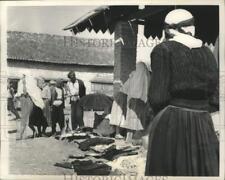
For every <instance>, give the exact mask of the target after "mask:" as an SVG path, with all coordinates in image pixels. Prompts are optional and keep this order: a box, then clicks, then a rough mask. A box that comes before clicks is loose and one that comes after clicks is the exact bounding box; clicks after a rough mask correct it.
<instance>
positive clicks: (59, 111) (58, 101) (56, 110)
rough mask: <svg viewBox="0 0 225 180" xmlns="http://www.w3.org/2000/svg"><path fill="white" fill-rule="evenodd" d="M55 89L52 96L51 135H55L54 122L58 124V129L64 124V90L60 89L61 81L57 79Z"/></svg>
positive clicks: (61, 128)
mask: <svg viewBox="0 0 225 180" xmlns="http://www.w3.org/2000/svg"><path fill="white" fill-rule="evenodd" d="M52 91H55V92H54V93H53V97H52V135H53V136H54V135H56V124H57V123H58V124H59V127H60V131H61V133H62V130H63V128H64V126H65V117H64V111H63V109H64V107H65V104H64V91H63V89H62V81H61V80H57V82H56V87H55V90H52Z"/></svg>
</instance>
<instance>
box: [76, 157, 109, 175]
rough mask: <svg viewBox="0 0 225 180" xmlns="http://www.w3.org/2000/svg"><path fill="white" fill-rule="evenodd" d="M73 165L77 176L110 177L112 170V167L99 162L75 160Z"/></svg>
mask: <svg viewBox="0 0 225 180" xmlns="http://www.w3.org/2000/svg"><path fill="white" fill-rule="evenodd" d="M72 164H73V167H74V171H75V172H76V173H77V175H109V174H110V172H111V169H112V168H111V166H109V165H107V164H105V163H103V162H101V161H97V160H96V161H93V160H87V161H84V160H75V161H73V162H72Z"/></svg>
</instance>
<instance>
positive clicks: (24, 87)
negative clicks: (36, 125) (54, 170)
mask: <svg viewBox="0 0 225 180" xmlns="http://www.w3.org/2000/svg"><path fill="white" fill-rule="evenodd" d="M16 97H19V98H20V102H21V128H20V132H19V138H18V140H21V139H23V138H24V137H23V134H24V131H25V129H26V127H27V125H28V123H29V119H30V116H31V113H32V110H33V108H34V106H35V107H37V108H40V109H43V108H44V102H43V100H42V97H41V89H40V88H39V87H38V86H37V80H36V79H35V78H34V77H32V76H31V75H25V74H24V75H23V77H22V78H21V79H20V81H19V82H18V90H17V94H16ZM32 130H33V136H35V134H36V130H35V129H32Z"/></svg>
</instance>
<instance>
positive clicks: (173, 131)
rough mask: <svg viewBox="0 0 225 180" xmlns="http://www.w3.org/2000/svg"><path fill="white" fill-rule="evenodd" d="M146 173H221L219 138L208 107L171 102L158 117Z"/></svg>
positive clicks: (170, 174) (149, 149) (152, 130)
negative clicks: (187, 106) (192, 106)
mask: <svg viewBox="0 0 225 180" xmlns="http://www.w3.org/2000/svg"><path fill="white" fill-rule="evenodd" d="M145 175H146V176H218V175H219V141H218V139H217V136H216V134H215V130H214V126H213V122H212V119H211V116H210V114H209V113H208V112H207V111H202V110H193V109H188V108H180V107H176V106H172V105H169V106H167V107H166V108H165V109H163V110H162V111H161V112H160V113H158V115H157V116H156V117H155V118H154V120H153V122H152V125H151V129H150V135H149V145H148V154H147V161H146V169H145Z"/></svg>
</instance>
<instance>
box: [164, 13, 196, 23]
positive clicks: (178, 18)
mask: <svg viewBox="0 0 225 180" xmlns="http://www.w3.org/2000/svg"><path fill="white" fill-rule="evenodd" d="M191 18H193V15H192V14H191V13H190V12H189V11H187V10H185V9H175V10H173V11H170V12H169V13H168V14H167V15H166V17H165V21H164V22H165V23H167V24H178V23H180V22H182V21H186V20H188V19H191Z"/></svg>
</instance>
